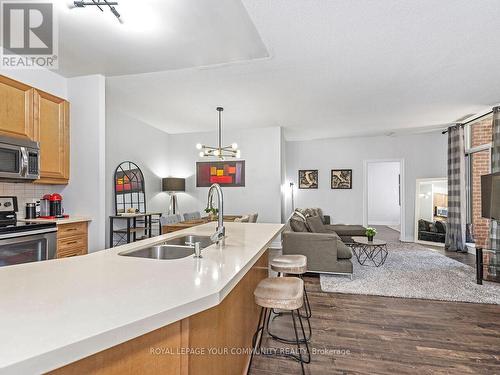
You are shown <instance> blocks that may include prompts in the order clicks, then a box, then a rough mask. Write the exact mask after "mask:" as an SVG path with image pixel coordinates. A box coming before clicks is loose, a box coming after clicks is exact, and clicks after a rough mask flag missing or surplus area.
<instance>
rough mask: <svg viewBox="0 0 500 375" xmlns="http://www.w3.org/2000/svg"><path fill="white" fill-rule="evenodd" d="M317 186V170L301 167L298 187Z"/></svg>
mask: <svg viewBox="0 0 500 375" xmlns="http://www.w3.org/2000/svg"><path fill="white" fill-rule="evenodd" d="M317 188H318V170H317V169H301V170H299V189H317Z"/></svg>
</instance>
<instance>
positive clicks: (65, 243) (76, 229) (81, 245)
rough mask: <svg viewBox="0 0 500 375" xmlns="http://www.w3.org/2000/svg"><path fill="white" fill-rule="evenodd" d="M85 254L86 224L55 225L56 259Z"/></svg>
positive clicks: (86, 244)
mask: <svg viewBox="0 0 500 375" xmlns="http://www.w3.org/2000/svg"><path fill="white" fill-rule="evenodd" d="M87 253H88V223H87V222H79V223H70V224H58V225H57V258H67V257H73V256H77V255H85V254H87Z"/></svg>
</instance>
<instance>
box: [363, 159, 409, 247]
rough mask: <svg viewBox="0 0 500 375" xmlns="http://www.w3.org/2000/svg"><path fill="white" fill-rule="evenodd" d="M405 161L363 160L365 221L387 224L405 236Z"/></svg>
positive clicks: (368, 223) (371, 223)
mask: <svg viewBox="0 0 500 375" xmlns="http://www.w3.org/2000/svg"><path fill="white" fill-rule="evenodd" d="M403 176H404V161H403V160H402V159H384V160H367V161H365V168H364V177H365V178H364V180H365V187H364V190H365V194H364V218H363V219H364V220H363V221H364V225H365V226H387V227H389V228H392V229H394V230H396V231H398V232H399V233H400V235H399V237H400V239H404V236H405V225H404V217H405V216H404V177H403Z"/></svg>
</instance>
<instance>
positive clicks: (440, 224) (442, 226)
mask: <svg viewBox="0 0 500 375" xmlns="http://www.w3.org/2000/svg"><path fill="white" fill-rule="evenodd" d="M434 226H435V227H436V232H438V233H443V234H445V233H446V224H445V223H443V222H442V221H436V223H435V224H434Z"/></svg>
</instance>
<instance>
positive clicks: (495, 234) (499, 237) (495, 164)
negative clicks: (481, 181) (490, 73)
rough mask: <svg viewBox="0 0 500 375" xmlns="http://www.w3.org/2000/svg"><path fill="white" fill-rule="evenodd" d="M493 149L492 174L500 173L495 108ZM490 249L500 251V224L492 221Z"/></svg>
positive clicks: (498, 110)
mask: <svg viewBox="0 0 500 375" xmlns="http://www.w3.org/2000/svg"><path fill="white" fill-rule="evenodd" d="M492 146H493V147H492V149H491V172H492V173H496V172H500V107H495V108H493V144H492ZM490 249H492V250H497V251H498V250H500V222H498V221H495V220H491V224H490Z"/></svg>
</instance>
